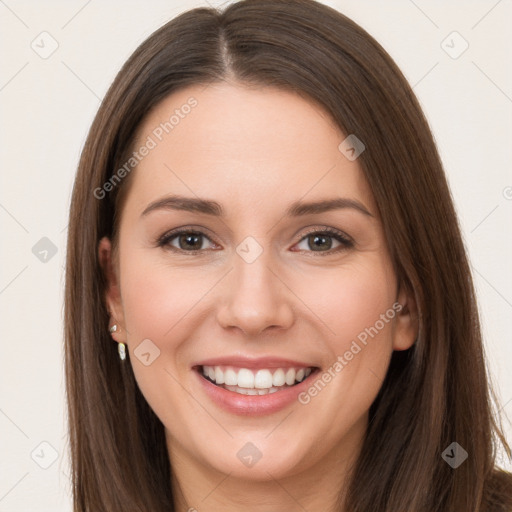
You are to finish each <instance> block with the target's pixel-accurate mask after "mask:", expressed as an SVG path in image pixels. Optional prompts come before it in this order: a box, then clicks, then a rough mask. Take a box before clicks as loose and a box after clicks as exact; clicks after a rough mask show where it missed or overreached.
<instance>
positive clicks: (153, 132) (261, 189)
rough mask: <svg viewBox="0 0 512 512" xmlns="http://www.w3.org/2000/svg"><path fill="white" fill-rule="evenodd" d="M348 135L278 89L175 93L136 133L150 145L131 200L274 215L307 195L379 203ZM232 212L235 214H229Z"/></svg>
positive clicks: (227, 87)
mask: <svg viewBox="0 0 512 512" xmlns="http://www.w3.org/2000/svg"><path fill="white" fill-rule="evenodd" d="M345 137H346V136H345V135H344V134H343V133H342V132H341V130H340V129H339V128H338V127H337V126H336V125H335V124H334V123H333V121H332V120H331V118H330V116H329V115H328V114H327V113H326V112H325V111H324V110H323V109H322V108H321V107H319V106H318V105H317V104H316V103H314V102H312V101H308V100H306V99H304V98H303V97H301V96H299V95H298V94H295V93H293V92H289V91H284V90H281V89H277V88H272V87H248V86H245V85H239V84H229V83H224V82H222V83H215V84H210V85H208V86H204V85H201V86H192V87H188V88H186V89H182V90H180V91H177V92H175V93H173V94H171V95H170V96H168V97H167V98H165V99H164V100H163V101H162V102H160V104H158V105H157V106H156V107H155V108H154V109H153V110H152V111H151V112H150V113H149V115H148V116H147V117H146V119H145V120H144V122H143V124H142V125H141V127H140V128H139V130H138V134H137V138H136V141H135V144H134V150H135V151H137V150H138V149H139V148H141V147H143V146H146V147H148V148H150V149H149V150H147V151H144V153H145V156H143V157H140V162H139V163H138V165H137V167H136V170H135V171H133V172H134V176H133V183H132V186H131V187H130V188H131V190H130V193H129V195H130V196H131V197H132V200H131V203H132V205H134V206H136V207H137V208H138V209H140V210H141V211H142V210H143V209H144V206H145V205H147V203H148V202H150V201H152V200H154V199H155V198H156V197H159V196H162V195H165V194H171V193H172V194H185V195H190V196H200V197H206V198H214V199H216V200H218V201H219V202H225V203H226V204H228V203H229V204H231V205H233V206H234V207H236V208H238V209H240V208H245V209H252V211H260V210H262V209H264V210H268V209H269V208H270V209H273V208H274V207H275V206H277V205H279V204H280V205H281V207H284V206H283V205H285V204H288V203H291V202H293V201H295V200H297V199H300V198H301V197H303V196H305V195H306V197H305V199H308V200H314V199H318V198H325V197H326V196H329V197H332V196H341V195H343V196H345V197H349V196H350V197H357V198H359V199H361V200H363V201H366V204H367V205H368V206H369V207H370V208H371V207H372V197H371V193H370V191H369V188H368V186H367V183H366V180H365V178H364V176H363V173H362V171H361V169H360V168H359V165H358V163H357V160H355V161H350V160H348V159H347V158H346V157H345V156H344V155H343V154H342V153H341V152H340V150H339V149H338V146H339V144H340V143H341V142H342V141H343V140H344V139H345ZM228 213H229V212H228Z"/></svg>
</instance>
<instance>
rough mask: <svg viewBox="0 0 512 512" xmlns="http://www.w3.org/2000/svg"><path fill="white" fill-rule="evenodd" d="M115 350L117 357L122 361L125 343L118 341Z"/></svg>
mask: <svg viewBox="0 0 512 512" xmlns="http://www.w3.org/2000/svg"><path fill="white" fill-rule="evenodd" d="M117 351H118V352H119V359H121V361H124V360H125V359H126V345H125V344H124V343H118V344H117Z"/></svg>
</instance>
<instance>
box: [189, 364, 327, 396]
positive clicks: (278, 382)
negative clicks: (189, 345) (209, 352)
mask: <svg viewBox="0 0 512 512" xmlns="http://www.w3.org/2000/svg"><path fill="white" fill-rule="evenodd" d="M196 370H197V371H198V372H199V374H200V375H201V376H202V377H203V378H204V379H206V380H207V381H209V382H211V383H212V384H214V385H216V386H218V387H221V388H224V389H227V390H228V391H232V392H234V393H238V394H240V395H268V394H270V393H277V392H279V391H282V390H284V389H287V388H291V387H294V386H296V385H298V384H300V383H301V382H303V381H304V380H306V379H307V378H308V377H310V375H311V374H313V373H315V372H316V371H317V370H318V368H317V367H315V366H309V367H290V368H261V369H248V368H237V367H234V366H198V367H196Z"/></svg>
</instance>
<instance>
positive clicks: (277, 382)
mask: <svg viewBox="0 0 512 512" xmlns="http://www.w3.org/2000/svg"><path fill="white" fill-rule="evenodd" d="M284 383H285V378H284V371H283V370H282V369H281V368H279V370H276V371H275V372H274V375H273V376H272V384H274V386H284Z"/></svg>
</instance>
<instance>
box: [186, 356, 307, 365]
mask: <svg viewBox="0 0 512 512" xmlns="http://www.w3.org/2000/svg"><path fill="white" fill-rule="evenodd" d="M198 366H234V367H236V368H297V367H298V368H314V367H315V365H313V364H311V363H304V362H302V361H295V360H293V359H285V358H280V357H257V358H251V357H241V356H223V357H214V358H211V359H204V360H202V361H199V362H197V363H194V364H193V365H192V367H198Z"/></svg>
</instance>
